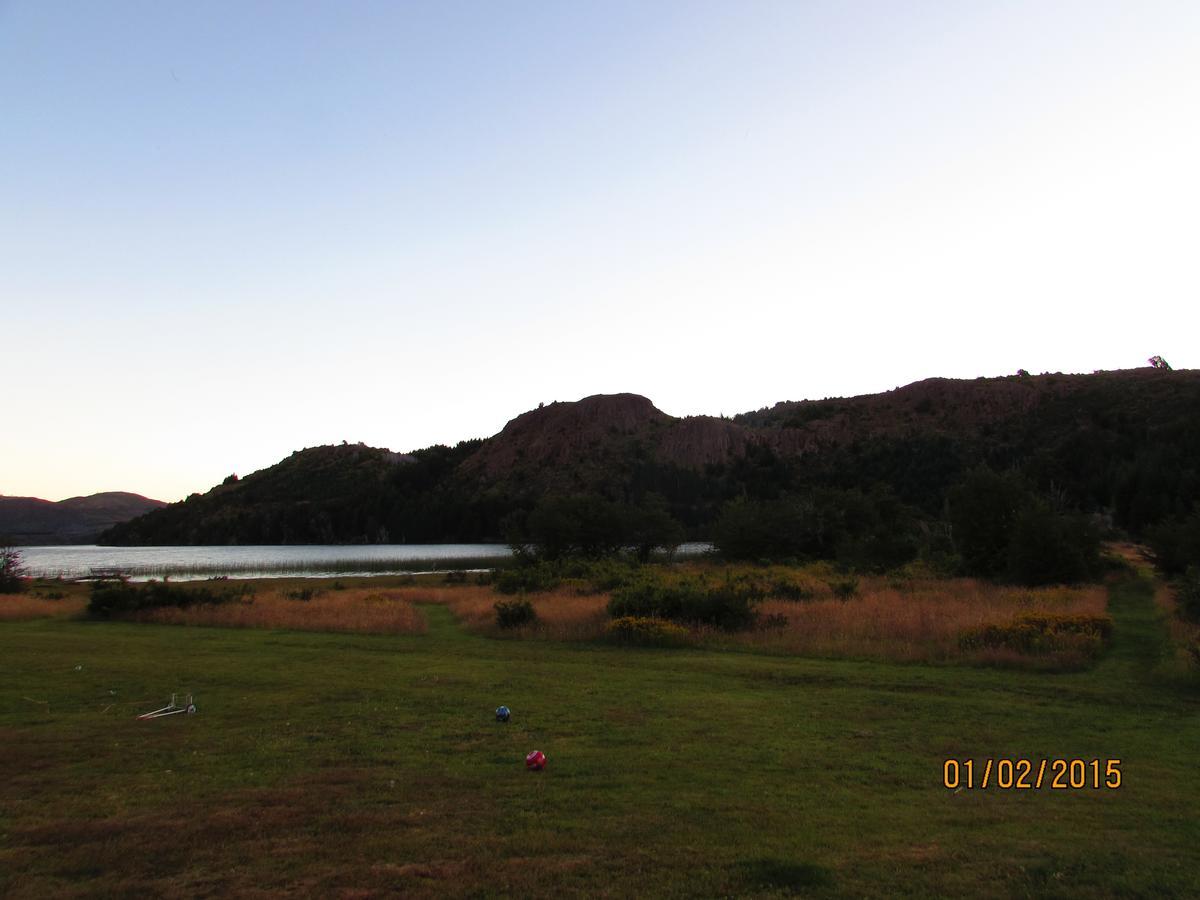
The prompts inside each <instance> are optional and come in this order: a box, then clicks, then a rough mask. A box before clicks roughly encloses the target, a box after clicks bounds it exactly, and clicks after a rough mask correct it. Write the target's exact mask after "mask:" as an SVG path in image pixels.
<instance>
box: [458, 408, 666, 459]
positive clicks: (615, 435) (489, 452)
mask: <svg viewBox="0 0 1200 900" xmlns="http://www.w3.org/2000/svg"><path fill="white" fill-rule="evenodd" d="M674 421H675V420H674V419H673V418H672V417H671V416H668V415H667V414H666V413H664V412H662V411H661V410H660V409H658V408H657V407H656V406H655V405H654V404H653V403H651V402H650V401H649V400H647V399H646V398H645V397H642V396H640V395H638V394H596V395H594V396H591V397H584V398H583V399H582V400H579V401H577V402H574V403H551V404H549V405H548V406H541V407H538V408H537V409H533V410H530V411H529V412H527V413H522V414H521V415H519V416H517V417H516V418H515V419H513V420H512V421H510V422H509V423H508V424H507V425H505V426H504V428H503V430H502V431H501V432H500V433H499V434H497V435H496V436H495V437H493V438H491V439H489V440H488V441H486V442H484V444H483V446H481V447H480V448H479V450H478V451H476V452H475V454H474V455H473V456H471V457H470V458H469V459H468V460H467V461H466V462H465V463H464V464H463V467H462V469H463V473H464V474H466V475H468V476H480V477H483V478H495V477H498V476H502V475H504V474H506V473H508V472H511V471H513V470H515V469H523V468H544V467H548V466H566V465H571V464H574V463H577V462H580V461H583V460H586V459H588V458H591V457H593V456H595V455H596V454H597V453H598V452H600V451H601V450H602V448H603V447H604V446H605V445H606V444H609V443H610V442H612V441H613V440H614V439H621V438H629V437H631V436H640V435H645V434H649V433H651V432H652V431H653V430H654V429H655V428H661V427H664V426H666V425H668V424H669V423H671V422H674Z"/></svg>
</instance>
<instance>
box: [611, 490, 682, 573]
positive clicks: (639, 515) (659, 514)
mask: <svg viewBox="0 0 1200 900" xmlns="http://www.w3.org/2000/svg"><path fill="white" fill-rule="evenodd" d="M624 537H625V540H626V541H627V542H628V543H629V544H630V545H632V546H633V552H634V555H635V556H636V557H637V559H638V561H639V562H649V560H650V554H652V553H653V552H654V551H655V549H657V548H658V547H663V548H665V549H666V550H667V552H668V553H673V552H674V551H675V548H676V547H678V546H679V542H680V541H682V540H683V526H681V525H680V524H679V523H678V522H676V521H675V519H674V518H673V517H672V516H671V514H670V513H669V512H668V511H667V504H666V501H664V500H663V499H662V497H659V496H658V495H650V496H648V497H647V498H646V500H645V501H644V502H643V503H642V504H641V505H640V506H630V507H628V508H627V510H626V511H625V527H624Z"/></svg>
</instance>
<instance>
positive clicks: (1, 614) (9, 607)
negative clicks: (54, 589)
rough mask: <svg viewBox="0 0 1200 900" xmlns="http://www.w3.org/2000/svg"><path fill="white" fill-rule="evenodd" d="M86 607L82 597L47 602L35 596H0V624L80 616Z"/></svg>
mask: <svg viewBox="0 0 1200 900" xmlns="http://www.w3.org/2000/svg"><path fill="white" fill-rule="evenodd" d="M86 607H87V599H86V598H82V597H66V598H64V599H62V600H46V599H43V598H41V597H36V596H34V595H33V594H0V622H18V621H24V620H27V619H46V618H66V617H70V616H78V615H79V614H80V613H82V612H83V611H84V609H85V608H86Z"/></svg>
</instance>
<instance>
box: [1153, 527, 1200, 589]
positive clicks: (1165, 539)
mask: <svg viewBox="0 0 1200 900" xmlns="http://www.w3.org/2000/svg"><path fill="white" fill-rule="evenodd" d="M1146 542H1147V543H1148V544H1149V545H1150V552H1151V554H1152V555H1153V556H1154V564H1155V565H1156V566H1158V568H1159V569H1161V570H1162V571H1163V572H1166V573H1167V574H1168V575H1177V574H1179V573H1180V572H1183V571H1185V570H1186V569H1187V568H1188V566H1195V565H1200V513H1193V514H1192V515H1191V517H1190V518H1187V519H1173V520H1171V521H1169V522H1162V523H1160V524H1159V525H1156V526H1154V527H1153V528H1151V529H1150V530H1149V531H1148V532H1147V534H1146Z"/></svg>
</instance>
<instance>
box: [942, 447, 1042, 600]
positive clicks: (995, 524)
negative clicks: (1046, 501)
mask: <svg viewBox="0 0 1200 900" xmlns="http://www.w3.org/2000/svg"><path fill="white" fill-rule="evenodd" d="M1031 500H1032V496H1031V492H1030V491H1029V489H1028V488H1027V487H1026V486H1025V484H1024V483H1023V482H1022V481H1021V479H1020V478H1019V477H1018V476H1016V475H1011V474H1003V475H1002V474H1000V473H999V472H995V471H993V470H992V469H989V468H987V467H986V466H984V467H981V468H978V469H975V470H974V471H972V472H969V473H967V476H966V478H965V479H963V481H962V483H960V484H958V485H957V486H955V487H953V488H951V489H950V493H949V495H948V496H947V501H948V504H949V507H950V510H949V511H950V526H951V529H952V532H951V533H952V534H953V536H954V545H955V548H956V549H957V550H958V553H959V555H960V556H962V560H963V565H964V567H965V568H966V570H967V572H968V573H970V574H971V575H986V576H991V575H999V574H1000V573H1001V572H1003V571H1004V569H1005V568H1006V567H1007V566H1008V545H1009V543H1010V541H1011V540H1012V534H1013V526H1014V525H1015V523H1016V521H1017V517H1018V515H1020V513H1021V511H1022V510H1023V509H1024V508H1025V507H1027V506H1028V505H1029V504H1030V502H1031Z"/></svg>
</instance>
